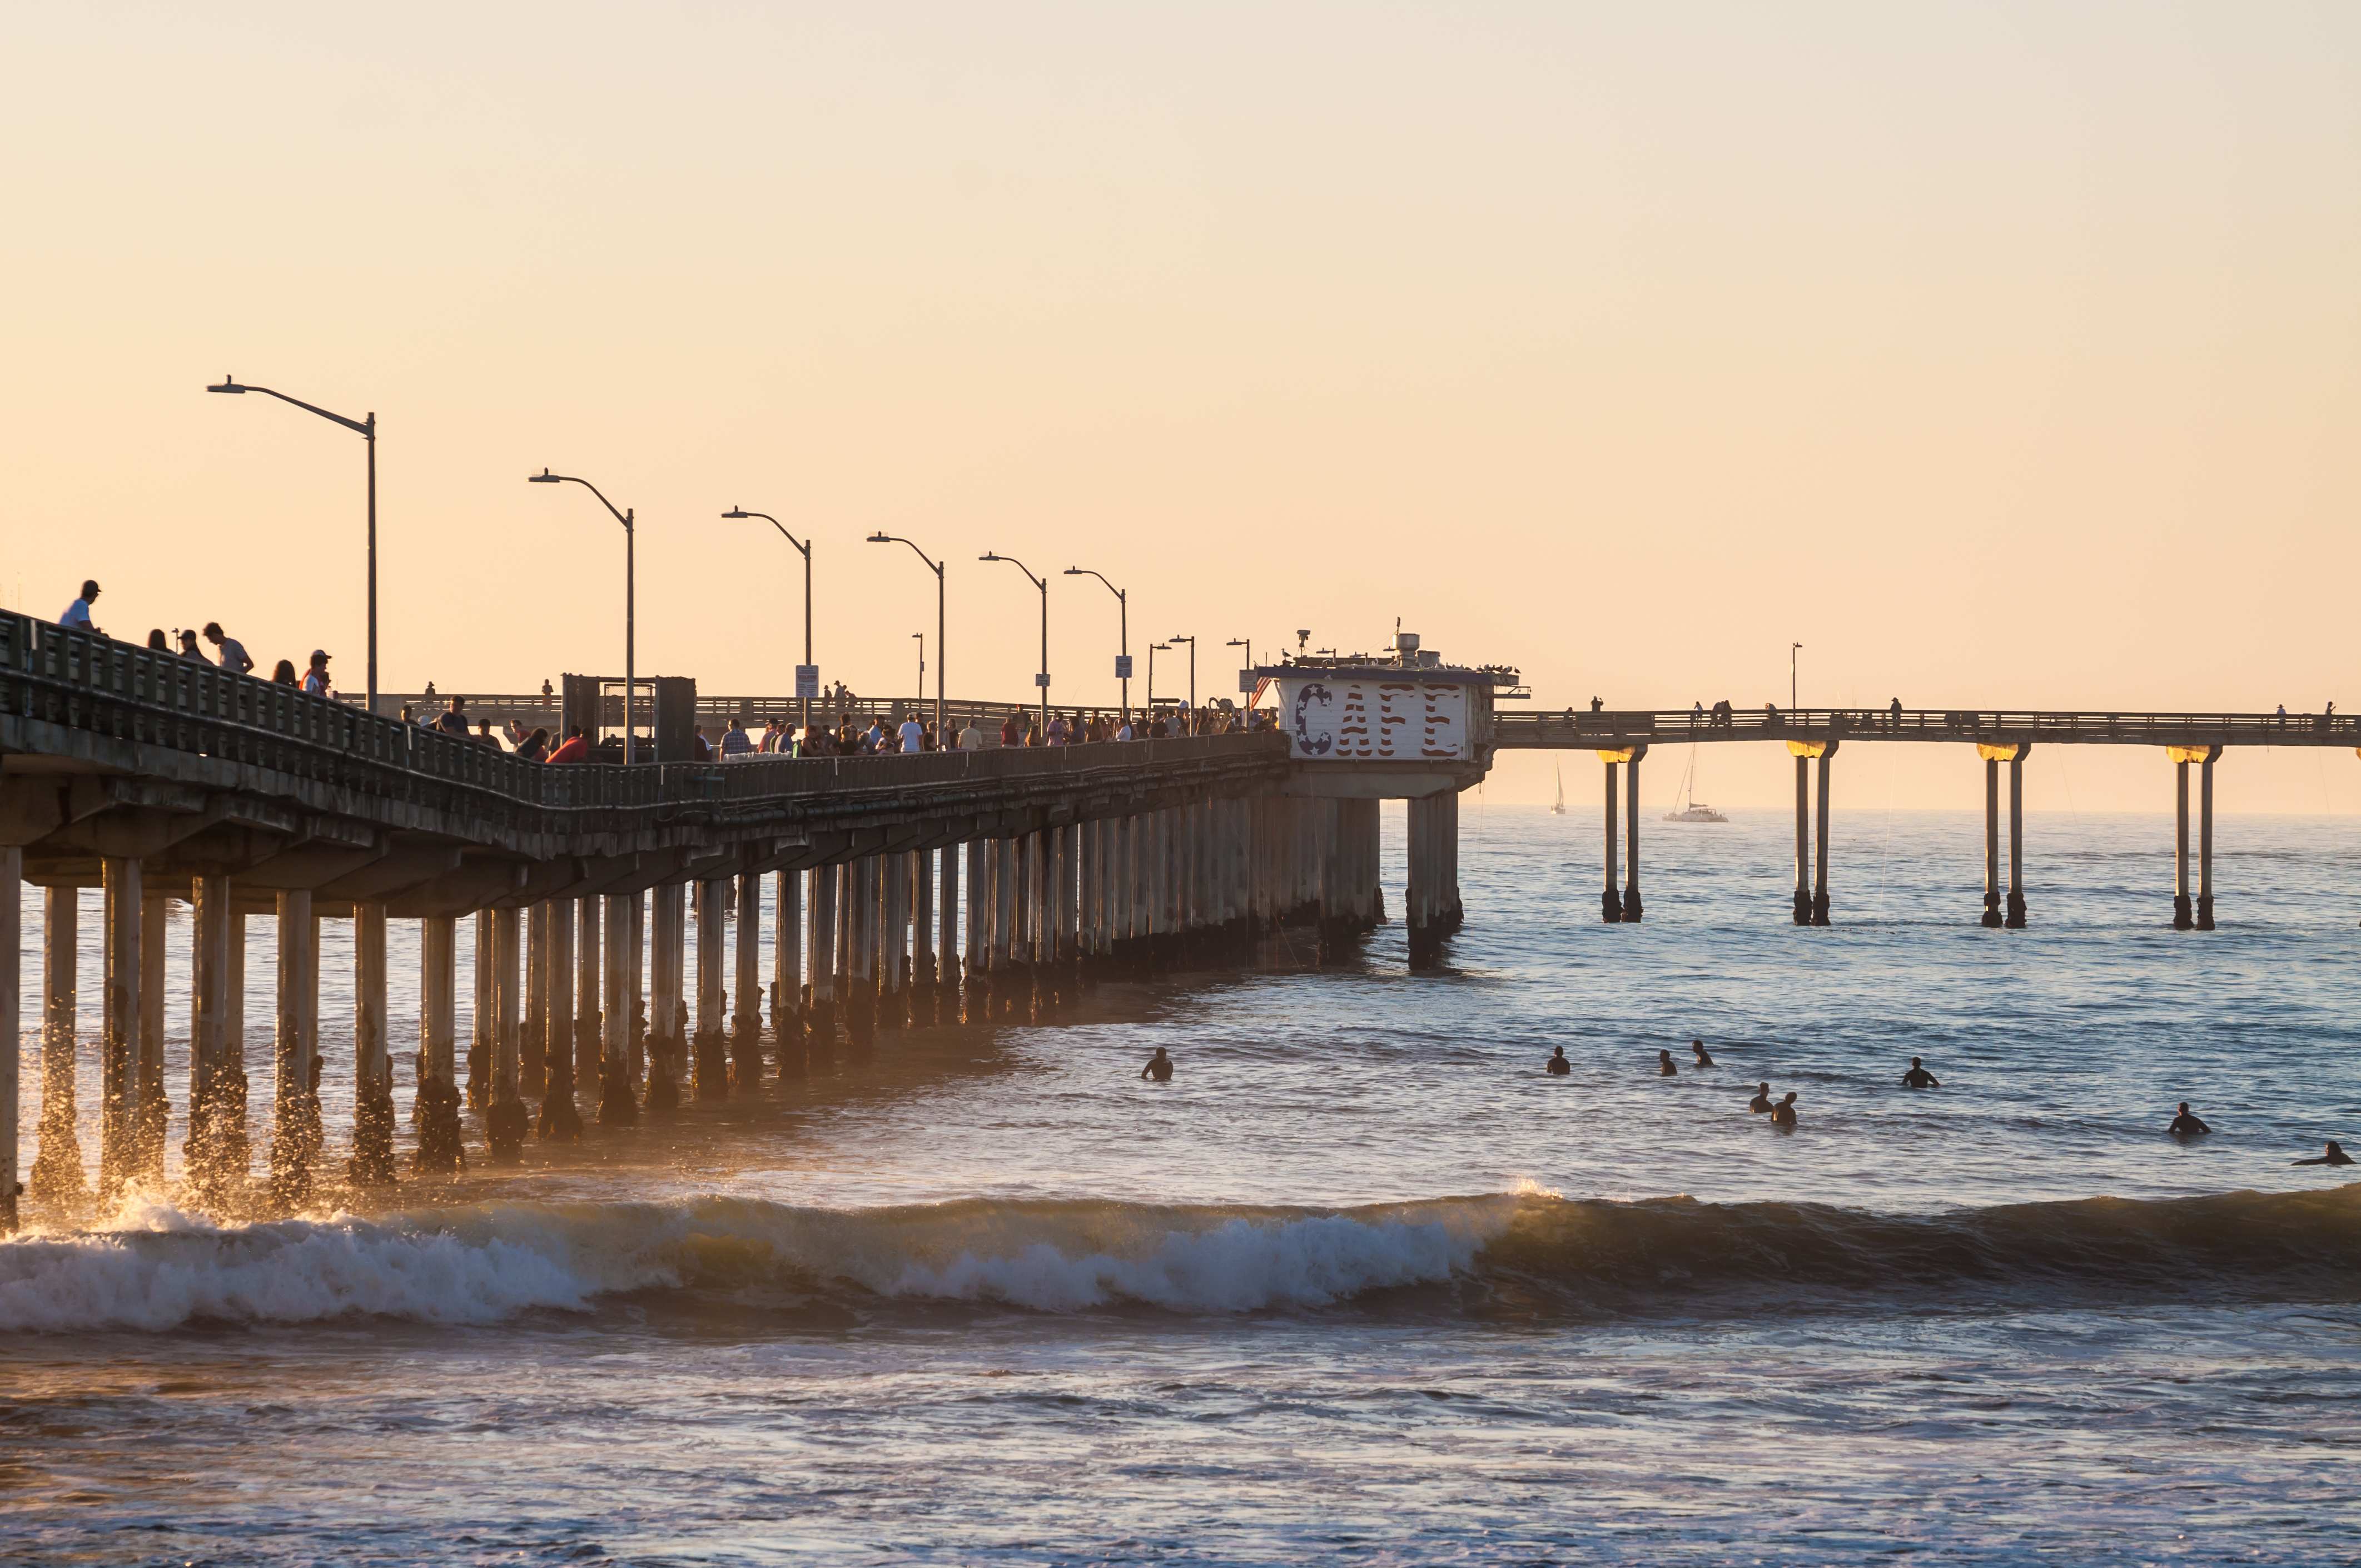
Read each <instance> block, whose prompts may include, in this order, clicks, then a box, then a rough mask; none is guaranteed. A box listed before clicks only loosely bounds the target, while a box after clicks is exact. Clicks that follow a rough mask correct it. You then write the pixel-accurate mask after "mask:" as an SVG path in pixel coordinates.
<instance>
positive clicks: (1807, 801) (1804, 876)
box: [1787, 740, 1812, 926]
mask: <svg viewBox="0 0 2361 1568" xmlns="http://www.w3.org/2000/svg"><path fill="white" fill-rule="evenodd" d="M1787 750H1788V751H1790V752H1792V753H1794V755H1795V924H1796V925H1798V926H1808V925H1810V924H1811V923H1812V753H1811V751H1810V750H1809V749H1808V748H1807V747H1806V746H1805V745H1804V744H1802V743H1800V742H1797V741H1794V740H1790V741H1788V742H1787Z"/></svg>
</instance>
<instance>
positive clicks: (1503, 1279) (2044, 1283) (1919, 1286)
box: [0, 1188, 2361, 1332]
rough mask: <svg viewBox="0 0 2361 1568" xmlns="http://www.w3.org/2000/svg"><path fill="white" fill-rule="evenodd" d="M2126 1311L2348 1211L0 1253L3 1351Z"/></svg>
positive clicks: (1114, 1219) (1160, 1212) (1000, 1222)
mask: <svg viewBox="0 0 2361 1568" xmlns="http://www.w3.org/2000/svg"><path fill="white" fill-rule="evenodd" d="M2127 1298H2128V1299H2168V1300H2169V1299H2303V1300H2315V1299H2325V1300H2351V1299H2361V1188H2345V1189H2341V1190H2333V1191H2327V1192H2320V1193H2295V1194H2264V1193H2255V1192H2235V1193H2225V1194H2222V1195H2219V1196H2213V1197H2205V1198H2183V1199H2169V1200H2155V1201H2133V1200H2122V1199H2108V1198H2096V1199H2086V1200H2081V1201H2073V1202H2059V1203H2027V1204H2015V1205H2007V1206H2001V1207H1993V1208H1982V1209H1967V1210H1960V1211H1955V1212H1947V1213H1938V1214H1905V1215H1894V1214H1874V1213H1863V1212H1859V1211H1853V1210H1844V1209H1836V1208H1829V1207H1826V1206H1820V1205H1813V1204H1800V1203H1733V1204H1710V1203H1699V1202H1696V1201H1690V1200H1687V1199H1683V1198H1669V1199H1653V1200H1647V1201H1637V1202H1611V1201H1596V1200H1567V1199H1563V1198H1559V1197H1556V1196H1554V1195H1550V1194H1538V1193H1532V1192H1526V1193H1501V1194H1492V1195H1486V1196H1479V1197H1469V1198H1450V1199H1438V1200H1434V1201H1427V1202H1416V1203H1400V1204H1385V1205H1375V1206H1368V1207H1361V1208H1354V1209H1346V1210H1310V1209H1288V1208H1268V1207H1247V1206H1236V1207H1223V1206H1193V1207H1191V1206H1159V1205H1152V1204H1133V1203H1115V1202H1106V1201H994V1200H981V1199H979V1200H972V1201H962V1202H955V1203H946V1204H937V1205H927V1206H913V1207H904V1208H884V1209H859V1210H842V1209H822V1208H805V1207H797V1206H795V1205H791V1204H784V1203H774V1202H765V1201H757V1200H745V1199H726V1198H703V1199H697V1200H689V1201H677V1202H665V1203H573V1204H567V1203H484V1204H478V1205H472V1206H467V1207H460V1208H446V1209H433V1210H421V1211H416V1212H408V1213H396V1214H388V1215H379V1216H374V1217H369V1218H358V1217H353V1216H338V1217H335V1218H332V1219H307V1220H283V1221H276V1222H270V1223H256V1224H246V1225H223V1226H217V1225H214V1224H212V1223H208V1222H206V1221H203V1220H202V1219H198V1218H194V1217H192V1216H189V1215H185V1214H181V1213H180V1212H177V1211H174V1210H172V1209H170V1207H168V1206H164V1205H160V1204H151V1205H148V1206H146V1207H143V1208H137V1209H135V1210H132V1211H129V1212H126V1213H125V1214H124V1215H121V1216H118V1217H117V1219H116V1221H115V1224H114V1226H113V1228H110V1229H106V1230H102V1231H91V1232H77V1233H71V1234H31V1235H27V1236H23V1237H20V1238H17V1239H16V1240H13V1241H10V1242H8V1243H5V1245H0V1332H86V1331H93V1330H145V1331H162V1330H170V1329H174V1328H178V1327H181V1326H182V1325H187V1324H202V1323H242V1322H309V1321H328V1320H335V1319H342V1318H364V1317H381V1318H389V1319H406V1320H411V1321H419V1322H426V1323H447V1324H467V1323H487V1322H493V1321H501V1320H504V1319H508V1318H512V1317H515V1316H517V1315H519V1314H522V1313H526V1312H532V1311H557V1312H569V1313H578V1312H590V1311H595V1310H600V1308H601V1307H602V1305H615V1304H629V1305H631V1306H633V1307H634V1308H636V1309H638V1310H646V1311H649V1312H651V1313H655V1312H662V1311H664V1310H667V1309H675V1310H696V1309H721V1310H736V1311H752V1312H755V1313H758V1314H768V1315H779V1316H785V1317H792V1316H794V1315H795V1314H796V1312H798V1311H805V1312H809V1311H814V1310H818V1311H821V1312H823V1313H825V1312H829V1311H833V1312H838V1313H843V1312H848V1311H849V1312H852V1313H861V1312H864V1311H877V1310H891V1308H892V1306H893V1304H895V1303H897V1302H903V1303H913V1302H915V1303H931V1304H940V1303H976V1304H981V1305H983V1306H985V1307H990V1308H995V1309H1020V1310H1027V1311H1030V1312H1037V1313H1045V1314H1060V1313H1075V1312H1088V1311H1101V1310H1135V1311H1163V1312H1172V1313H1184V1314H1198V1315H1218V1314H1234V1313H1243V1312H1258V1311H1296V1312H1303V1311H1318V1310H1352V1311H1357V1312H1363V1313H1373V1314H1387V1313H1403V1314H1422V1315H1434V1314H1444V1315H1451V1316H1476V1317H1483V1318H1505V1319H1524V1320H1551V1319H1559V1320H1578V1319H1582V1318H1585V1317H1602V1316H1620V1315H1628V1314H1645V1313H1664V1312H1673V1313H1718V1312H1729V1311H1753V1310H1782V1309H1787V1308H1795V1309H1804V1310H1813V1309H1826V1308H1831V1307H1834V1308H1843V1307H1846V1306H1872V1307H1873V1306H1877V1305H1881V1304H1901V1303H1915V1302H1932V1303H1935V1304H1939V1305H1972V1304H1974V1303H1977V1302H1980V1301H1997V1300H2003V1299H2009V1300H2018V1301H2022V1300H2026V1299H2037V1300H2045V1301H2058V1302H2072V1301H2078V1300H2089V1299H2127Z"/></svg>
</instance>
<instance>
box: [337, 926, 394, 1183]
mask: <svg viewBox="0 0 2361 1568" xmlns="http://www.w3.org/2000/svg"><path fill="white" fill-rule="evenodd" d="M346 1170H347V1172H348V1173H349V1174H350V1176H351V1178H352V1182H353V1185H354V1186H356V1187H390V1186H392V1185H393V1054H392V1052H391V1051H390V1050H389V1049H388V1048H387V1047H386V1038H385V905H382V904H379V903H377V902H375V901H373V900H367V899H365V900H362V901H361V902H359V903H357V904H355V905H353V1155H352V1160H351V1162H350V1163H349V1164H348V1165H347V1166H346Z"/></svg>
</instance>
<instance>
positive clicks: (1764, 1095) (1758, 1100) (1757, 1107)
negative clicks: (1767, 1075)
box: [1746, 1083, 1771, 1116]
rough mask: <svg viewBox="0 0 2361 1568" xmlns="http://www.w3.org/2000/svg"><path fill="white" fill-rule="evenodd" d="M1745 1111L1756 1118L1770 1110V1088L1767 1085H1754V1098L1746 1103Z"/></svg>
mask: <svg viewBox="0 0 2361 1568" xmlns="http://www.w3.org/2000/svg"><path fill="white" fill-rule="evenodd" d="M1746 1109H1747V1111H1748V1112H1749V1113H1751V1114H1752V1115H1756V1116H1760V1115H1761V1114H1763V1113H1764V1112H1765V1111H1768V1110H1770V1109H1771V1086H1770V1085H1769V1084H1767V1083H1758V1084H1756V1085H1755V1086H1754V1098H1753V1099H1752V1100H1750V1101H1748V1102H1746Z"/></svg>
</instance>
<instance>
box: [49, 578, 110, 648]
mask: <svg viewBox="0 0 2361 1568" xmlns="http://www.w3.org/2000/svg"><path fill="white" fill-rule="evenodd" d="M97 598H98V579H97V578H95V577H93V578H92V579H91V580H90V581H88V582H86V583H84V584H82V598H78V599H76V600H74V601H73V603H71V604H70V605H68V606H66V612H65V613H64V614H63V615H61V616H60V617H58V624H59V625H60V626H63V627H66V628H68V629H70V630H74V631H97V630H98V628H97V627H95V626H93V625H92V624H91V623H90V607H91V605H92V603H93V601H95V600H96V599H97ZM101 635H104V633H101Z"/></svg>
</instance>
